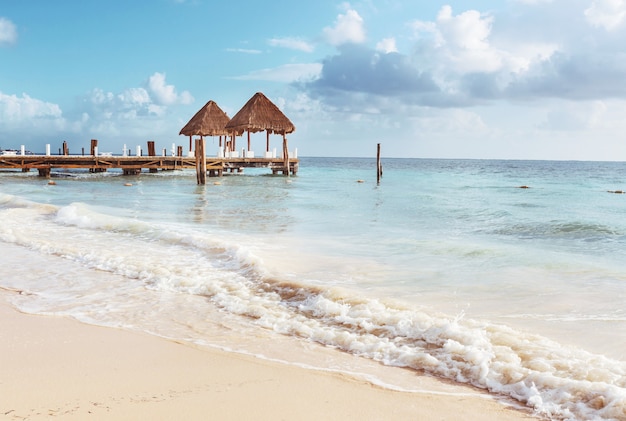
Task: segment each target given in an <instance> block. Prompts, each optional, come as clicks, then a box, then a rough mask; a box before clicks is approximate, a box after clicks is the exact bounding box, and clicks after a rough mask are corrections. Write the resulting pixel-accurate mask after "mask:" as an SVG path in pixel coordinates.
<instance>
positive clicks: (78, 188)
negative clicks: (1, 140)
mask: <svg viewBox="0 0 626 421" xmlns="http://www.w3.org/2000/svg"><path fill="white" fill-rule="evenodd" d="M382 164H383V169H384V174H383V178H382V180H381V182H380V184H377V183H376V168H375V160H373V159H365V158H363V159H359V158H301V159H300V170H299V172H298V174H297V175H296V176H291V177H286V176H282V175H271V171H269V170H248V169H246V171H245V172H244V173H243V174H232V175H231V174H229V175H226V176H224V177H221V178H208V179H207V184H206V185H205V186H198V185H197V184H196V177H195V173H194V172H186V171H173V172H159V173H156V174H149V173H142V174H141V175H139V176H122V175H121V174H120V173H116V172H114V171H110V172H108V173H101V174H89V173H87V172H80V171H74V172H68V171H59V172H56V173H54V174H53V175H54V178H53V179H54V181H55V182H56V185H50V184H48V180H46V179H43V178H40V177H38V176H37V173H36V172H35V171H33V172H30V173H21V172H2V173H0V221H1V222H0V250H1V251H2V257H1V258H0V259H1V260H0V261H1V262H2V264H1V266H2V273H3V276H2V278H1V279H0V287H2V288H4V289H8V290H18V291H21V294H13V295H12V299H13V304H14V305H15V306H16V307H18V308H19V309H21V310H22V311H25V312H31V313H37V314H55V315H67V316H71V317H74V318H76V319H78V320H81V321H83V322H86V323H92V324H98V325H105V326H113V327H118V328H124V329H130V330H139V331H144V332H149V333H151V334H154V335H159V336H163V337H167V338H172V339H175V340H179V341H189V342H192V343H194V344H195V345H196V346H209V347H219V348H222V349H226V350H231V351H233V352H246V353H250V354H253V355H257V356H258V357H260V358H270V359H274V360H281V361H285V362H287V363H298V364H303V365H307V366H309V367H312V368H318V369H329V370H337V371H346V372H350V373H352V374H355V373H357V374H358V373H361V365H360V363H359V361H368V362H369V363H370V364H371V361H376V362H379V363H380V364H377V365H378V366H379V367H380V369H379V370H376V371H375V372H369V373H365V372H362V374H363V375H364V376H365V377H367V378H368V379H370V380H371V381H374V382H377V383H379V384H381V385H384V386H385V387H392V388H397V389H403V390H411V384H410V382H411V376H409V377H408V379H409V380H408V382H407V381H406V378H407V377H406V376H405V377H403V381H402V383H400V382H397V383H396V382H395V381H394V376H393V375H392V371H393V370H398V368H397V367H403V368H405V369H404V370H402V371H403V373H407V372H408V373H414V375H415V377H417V375H418V374H420V375H422V374H426V375H432V376H436V377H441V378H444V379H448V380H451V381H453V382H458V383H463V384H469V385H473V386H476V387H478V388H481V389H484V390H486V391H488V392H489V393H490V394H492V395H493V396H494V397H496V398H497V399H502V400H503V401H515V402H517V403H519V404H520V405H523V406H526V407H528V408H532V409H533V410H534V411H535V413H536V414H538V415H541V416H544V417H546V418H549V419H555V420H562V419H566V420H625V419H626V306H625V305H624V302H625V301H626V195H624V194H616V193H611V192H614V191H616V190H620V191H621V190H626V163H622V162H562V161H507V160H502V161H498V160H435V159H385V158H383V159H382ZM128 184H131V185H128ZM521 187H528V188H521ZM320 345H321V346H320Z"/></svg>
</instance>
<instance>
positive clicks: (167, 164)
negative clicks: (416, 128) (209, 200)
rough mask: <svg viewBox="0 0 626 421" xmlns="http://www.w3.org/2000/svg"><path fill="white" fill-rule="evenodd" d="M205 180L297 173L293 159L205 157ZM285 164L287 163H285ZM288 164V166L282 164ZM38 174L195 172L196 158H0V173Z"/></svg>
mask: <svg viewBox="0 0 626 421" xmlns="http://www.w3.org/2000/svg"><path fill="white" fill-rule="evenodd" d="M205 158H206V166H205V169H206V173H205V175H208V176H209V177H220V176H222V175H223V174H224V173H225V172H241V171H243V169H244V168H268V169H270V170H271V171H272V173H273V174H279V173H282V174H284V175H289V174H296V173H297V172H298V164H299V160H298V159H297V158H289V157H288V158H287V160H285V159H283V158H282V157H278V158H221V157H209V156H207V157H205ZM286 161H287V162H286ZM286 163H288V165H286ZM33 169H35V170H37V171H39V176H41V177H50V174H51V171H52V170H53V169H86V170H89V172H94V173H97V172H105V171H107V170H109V169H121V170H122V172H123V174H124V175H136V174H140V173H141V172H142V170H147V171H149V172H157V171H159V170H162V171H172V170H185V169H190V170H194V169H197V159H196V157H183V156H102V155H101V156H96V155H0V170H14V171H20V170H21V171H22V172H28V171H30V170H33Z"/></svg>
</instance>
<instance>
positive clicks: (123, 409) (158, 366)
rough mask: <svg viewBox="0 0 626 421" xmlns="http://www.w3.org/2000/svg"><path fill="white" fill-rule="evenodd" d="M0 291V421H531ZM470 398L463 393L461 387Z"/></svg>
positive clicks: (485, 404)
mask: <svg viewBox="0 0 626 421" xmlns="http://www.w3.org/2000/svg"><path fill="white" fill-rule="evenodd" d="M9 295H10V293H1V292H0V320H1V322H0V323H1V328H0V364H1V367H2V376H0V419H2V420H5V419H6V420H23V419H28V420H44V419H46V420H50V419H55V420H56V419H59V420H85V419H88V420H137V419H151V420H174V419H180V420H207V419H214V420H250V419H254V420H280V419H285V420H287V419H288V420H320V419H324V420H384V419H393V420H450V421H452V420H455V421H456V420H459V419H463V420H469V421H472V420H474V421H478V420H494V421H495V420H498V421H516V420H517V421H519V420H530V419H535V418H532V417H530V416H529V415H527V414H525V413H524V412H522V411H519V410H516V409H513V408H511V407H508V406H505V405H503V404H502V403H499V402H496V401H495V400H493V399H490V398H489V397H488V395H486V394H483V393H479V392H477V391H472V393H469V394H458V395H455V394H439V393H437V392H435V391H434V390H435V389H436V387H435V386H436V384H437V382H439V381H438V380H436V379H430V378H424V379H422V378H421V377H420V378H421V380H423V381H424V382H426V383H422V385H423V384H429V382H431V384H432V385H433V393H429V392H428V391H425V392H421V393H409V392H398V391H393V390H388V389H384V388H382V387H379V386H376V385H372V384H370V383H368V382H366V381H364V380H361V379H355V378H353V377H350V376H348V375H344V374H339V373H333V372H325V371H316V370H310V369H306V368H302V367H296V366H290V365H286V364H280V363H276V362H271V361H266V360H261V359H257V358H254V357H252V356H246V355H240V354H234V353H228V352H223V351H220V350H213V349H204V348H202V349H200V348H197V347H194V346H191V345H189V344H182V343H177V342H174V341H170V340H166V339H163V338H158V337H154V336H149V335H146V334H140V333H135V332H128V331H124V330H120V329H111V328H104V327H97V326H90V325H86V324H83V323H79V322H77V321H75V320H72V319H68V318H62V317H50V316H36V315H28V314H23V313H20V312H18V311H16V310H15V309H13V308H12V307H11V306H10V305H9V304H8V302H7V298H9ZM468 389H469V388H468Z"/></svg>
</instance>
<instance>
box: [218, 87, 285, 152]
mask: <svg viewBox="0 0 626 421" xmlns="http://www.w3.org/2000/svg"><path fill="white" fill-rule="evenodd" d="M225 128H226V130H228V131H235V132H237V133H242V132H243V131H247V132H248V150H249V149H250V133H256V132H261V131H264V130H265V131H266V133H267V148H266V150H267V151H269V150H270V145H269V136H270V134H271V133H276V134H281V135H283V143H284V142H285V135H286V134H287V133H292V132H294V131H295V130H296V126H294V125H293V123H292V122H291V121H290V120H289V119H288V118H287V116H285V114H283V112H282V111H280V109H279V108H278V107H277V106H276V105H274V103H273V102H272V101H270V100H269V99H267V97H266V96H265V95H263V94H262V93H261V92H257V93H256V94H254V96H253V97H252V98H250V99H249V100H248V102H246V105H244V106H243V107H242V108H241V109H240V110H239V111H238V112H237V114H235V116H234V117H233V118H231V119H230V121H229V122H228V123H227V124H226V126H225Z"/></svg>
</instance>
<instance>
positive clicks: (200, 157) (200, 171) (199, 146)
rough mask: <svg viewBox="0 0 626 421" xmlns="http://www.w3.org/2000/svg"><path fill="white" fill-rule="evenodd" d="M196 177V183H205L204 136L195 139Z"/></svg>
mask: <svg viewBox="0 0 626 421" xmlns="http://www.w3.org/2000/svg"><path fill="white" fill-rule="evenodd" d="M196 178H197V180H198V184H202V185H204V184H206V154H205V153H204V138H202V137H201V138H200V139H196Z"/></svg>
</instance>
